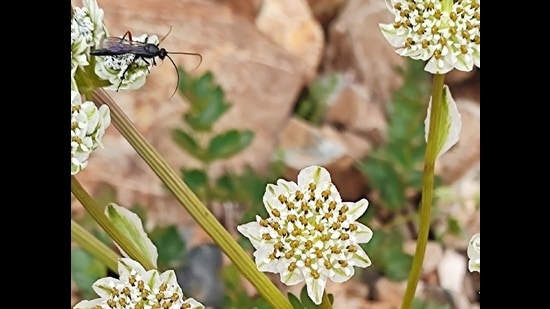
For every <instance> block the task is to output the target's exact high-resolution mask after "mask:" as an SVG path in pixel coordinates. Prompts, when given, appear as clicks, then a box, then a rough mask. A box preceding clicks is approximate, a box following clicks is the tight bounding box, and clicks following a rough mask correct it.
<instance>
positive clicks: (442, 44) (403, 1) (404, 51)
mask: <svg viewBox="0 0 550 309" xmlns="http://www.w3.org/2000/svg"><path fill="white" fill-rule="evenodd" d="M386 4H387V5H388V8H389V10H390V11H391V12H392V13H393V14H394V16H395V18H394V22H393V23H391V24H380V29H381V30H382V34H383V35H384V37H385V38H386V39H387V40H388V42H389V43H390V44H391V45H392V46H393V47H396V48H397V50H396V52H397V53H398V54H400V55H402V56H408V57H411V58H413V59H420V60H429V61H428V63H427V64H426V67H425V70H426V71H428V72H430V73H433V74H444V73H447V72H449V71H451V70H452V69H454V68H456V69H457V70H460V71H471V70H472V69H473V66H474V65H475V66H476V67H480V0H455V1H453V0H386Z"/></svg>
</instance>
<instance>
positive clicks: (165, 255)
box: [149, 225, 185, 269]
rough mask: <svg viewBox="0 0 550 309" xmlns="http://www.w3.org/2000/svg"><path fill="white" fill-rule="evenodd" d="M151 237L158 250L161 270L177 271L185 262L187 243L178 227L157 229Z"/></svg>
mask: <svg viewBox="0 0 550 309" xmlns="http://www.w3.org/2000/svg"><path fill="white" fill-rule="evenodd" d="M149 236H150V237H151V240H152V241H153V243H154V244H155V245H156V247H157V248H158V264H159V268H160V269H170V268H172V269H175V268H178V266H180V265H181V264H182V263H183V262H184V257H185V241H184V240H183V239H182V238H181V236H180V234H179V232H178V230H177V228H176V226H174V225H171V226H168V227H155V229H154V230H153V231H152V232H151V233H150V235H149Z"/></svg>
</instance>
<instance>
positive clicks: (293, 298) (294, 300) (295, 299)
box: [287, 292, 305, 309]
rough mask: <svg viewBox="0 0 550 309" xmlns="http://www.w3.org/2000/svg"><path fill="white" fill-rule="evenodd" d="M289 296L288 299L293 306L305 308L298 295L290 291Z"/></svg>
mask: <svg viewBox="0 0 550 309" xmlns="http://www.w3.org/2000/svg"><path fill="white" fill-rule="evenodd" d="M287 296H288V300H289V301H290V304H291V305H292V308H294V309H304V308H305V307H304V305H302V303H301V302H300V300H299V299H298V297H296V295H294V294H292V293H290V292H289V293H287Z"/></svg>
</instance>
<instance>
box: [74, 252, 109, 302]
mask: <svg viewBox="0 0 550 309" xmlns="http://www.w3.org/2000/svg"><path fill="white" fill-rule="evenodd" d="M71 276H72V278H73V280H74V282H75V284H76V286H77V287H78V289H79V291H80V293H81V296H82V298H83V299H93V298H96V297H97V296H96V293H95V292H94V290H93V289H92V284H93V283H94V282H95V281H96V280H98V279H100V278H103V277H105V276H107V267H106V266H105V265H104V264H102V263H101V262H100V261H98V260H97V259H95V258H94V257H93V256H92V255H90V254H89V253H88V252H86V251H84V250H83V249H80V248H75V249H72V250H71Z"/></svg>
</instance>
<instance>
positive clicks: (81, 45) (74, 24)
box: [71, 0, 107, 76]
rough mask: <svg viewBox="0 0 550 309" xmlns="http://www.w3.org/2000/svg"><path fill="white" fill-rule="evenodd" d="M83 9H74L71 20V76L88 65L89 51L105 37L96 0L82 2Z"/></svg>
mask: <svg viewBox="0 0 550 309" xmlns="http://www.w3.org/2000/svg"><path fill="white" fill-rule="evenodd" d="M82 2H83V5H84V7H75V8H74V9H73V16H72V19H71V75H72V76H74V75H75V72H76V70H77V69H78V67H84V66H87V65H89V64H90V62H89V57H90V49H91V48H96V47H97V46H99V44H100V43H101V41H102V40H103V38H105V37H106V35H107V29H106V27H105V24H104V23H103V15H104V14H103V10H102V9H100V8H99V6H98V5H97V2H96V0H83V1H82Z"/></svg>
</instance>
